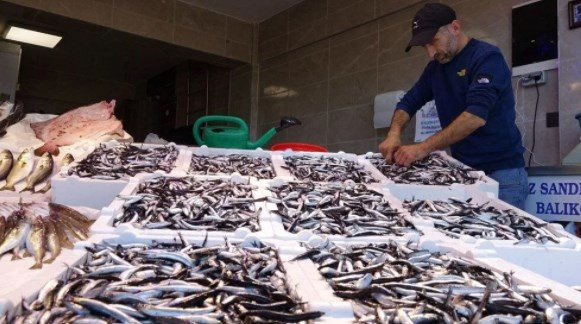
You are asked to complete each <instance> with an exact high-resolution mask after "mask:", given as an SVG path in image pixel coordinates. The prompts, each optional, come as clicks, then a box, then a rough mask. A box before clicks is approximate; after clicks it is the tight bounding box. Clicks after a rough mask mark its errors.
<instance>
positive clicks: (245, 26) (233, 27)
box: [227, 17, 252, 45]
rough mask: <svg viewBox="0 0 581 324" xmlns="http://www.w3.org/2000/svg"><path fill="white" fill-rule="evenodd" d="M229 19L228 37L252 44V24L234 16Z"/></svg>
mask: <svg viewBox="0 0 581 324" xmlns="http://www.w3.org/2000/svg"><path fill="white" fill-rule="evenodd" d="M227 19H228V21H227V30H228V31H227V39H228V40H232V41H235V42H238V43H242V44H247V45H252V24H250V23H247V22H245V21H242V20H238V19H236V18H232V17H227Z"/></svg>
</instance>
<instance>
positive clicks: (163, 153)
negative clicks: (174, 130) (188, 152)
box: [68, 144, 179, 180]
mask: <svg viewBox="0 0 581 324" xmlns="http://www.w3.org/2000/svg"><path fill="white" fill-rule="evenodd" d="M178 155H179V149H178V148H177V147H176V146H175V145H172V144H169V145H166V146H163V147H155V148H141V147H138V146H135V145H118V146H115V147H112V148H107V147H106V146H104V145H100V146H99V147H98V148H96V149H95V150H94V151H93V152H91V154H89V155H88V156H87V157H86V158H84V159H83V160H82V161H80V162H78V163H77V164H76V165H74V166H72V167H71V168H70V169H69V170H68V175H69V176H72V175H76V176H78V177H81V178H93V179H102V180H115V179H122V178H129V177H134V176H135V175H137V174H139V173H153V172H155V171H158V170H161V171H165V172H167V173H169V172H170V171H171V170H173V169H174V167H175V163H176V160H177V157H178Z"/></svg>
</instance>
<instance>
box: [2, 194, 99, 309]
mask: <svg viewBox="0 0 581 324" xmlns="http://www.w3.org/2000/svg"><path fill="white" fill-rule="evenodd" d="M12 200H16V199H14V198H12V199H10V200H6V199H2V201H8V202H18V201H12ZM23 202H24V203H29V202H31V201H27V200H24V201H23ZM71 208H73V209H75V210H77V211H79V212H80V213H82V214H83V215H85V216H87V217H88V218H89V219H96V218H97V216H98V213H99V212H98V211H97V210H94V209H90V208H85V207H71ZM92 239H93V238H92V237H90V238H89V240H88V241H91V240H92ZM88 241H85V242H77V243H75V248H74V249H72V250H69V249H62V251H61V254H60V255H59V256H58V257H57V258H56V260H54V262H52V263H50V264H47V263H44V264H43V266H42V269H35V270H31V269H30V267H31V266H32V265H33V264H34V258H32V257H27V258H22V259H20V260H14V261H12V260H10V259H11V254H10V253H8V254H5V255H4V256H0V269H2V280H0V317H2V315H3V314H5V313H6V312H8V311H11V310H13V307H14V306H15V305H18V304H19V303H20V302H21V300H22V298H23V297H28V296H31V295H33V294H35V293H36V292H37V291H38V290H40V288H42V286H43V285H44V284H45V283H46V282H48V281H49V280H50V279H52V278H56V277H60V276H62V274H63V273H64V272H65V271H66V269H67V265H68V266H70V265H74V264H77V263H78V262H80V260H81V259H82V258H83V256H84V255H85V253H84V252H83V251H81V250H79V249H78V246H83V245H84V244H86V242H88ZM45 258H47V257H45Z"/></svg>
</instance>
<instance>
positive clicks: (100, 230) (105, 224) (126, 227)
mask: <svg viewBox="0 0 581 324" xmlns="http://www.w3.org/2000/svg"><path fill="white" fill-rule="evenodd" d="M156 177H173V176H171V175H163V174H154V175H149V176H142V177H139V178H134V179H131V180H130V182H129V183H128V184H127V186H126V187H125V188H124V189H123V190H122V191H121V192H120V193H119V196H131V195H134V194H135V193H136V192H137V190H138V189H139V185H140V184H141V183H143V181H145V180H146V179H151V178H156ZM180 177H183V176H180ZM188 177H191V178H193V179H195V180H197V181H204V180H225V181H232V182H234V183H241V184H251V185H254V186H256V187H257V189H256V190H253V191H252V195H253V197H254V198H256V199H261V198H264V197H265V196H264V191H263V190H260V189H259V186H258V182H257V181H256V179H254V178H252V177H244V176H241V175H240V174H237V173H234V174H233V175H231V176H229V177H225V176H188ZM124 203H125V200H123V199H120V198H115V199H114V200H113V202H111V204H110V205H109V206H108V207H105V208H103V209H102V210H101V216H100V217H99V219H98V220H97V221H96V222H95V224H94V225H93V227H92V228H91V231H92V232H93V233H96V234H119V235H125V234H128V233H130V234H132V235H137V236H138V235H158V236H162V237H163V236H172V237H173V236H175V235H176V233H177V232H180V233H182V235H184V236H186V237H194V238H196V237H205V236H206V233H207V235H208V237H210V238H213V237H217V238H222V237H228V238H238V239H243V238H245V237H246V236H248V235H250V234H252V235H255V236H257V237H260V238H262V239H264V238H272V237H274V233H273V231H272V225H271V221H270V218H269V216H268V211H267V210H266V206H265V203H264V202H263V201H259V202H255V203H254V205H255V208H256V210H258V209H262V211H261V213H260V215H259V217H258V223H259V225H260V231H258V232H252V231H251V230H250V229H249V228H246V227H241V228H238V229H236V230H235V231H233V232H226V231H194V230H185V229H179V230H177V229H140V228H136V227H134V226H133V225H131V224H119V225H118V226H116V227H114V226H113V221H114V219H116V217H118V216H119V215H121V214H122V213H123V209H124V206H123V205H124Z"/></svg>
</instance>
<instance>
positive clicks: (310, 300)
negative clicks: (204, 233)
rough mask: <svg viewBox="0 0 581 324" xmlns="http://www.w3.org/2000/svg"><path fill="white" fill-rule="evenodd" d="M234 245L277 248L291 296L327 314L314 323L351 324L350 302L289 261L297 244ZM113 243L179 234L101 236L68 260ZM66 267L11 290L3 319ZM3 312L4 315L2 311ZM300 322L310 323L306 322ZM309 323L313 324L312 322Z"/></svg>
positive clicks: (0, 305) (81, 259) (0, 304)
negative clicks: (318, 284) (315, 282)
mask: <svg viewBox="0 0 581 324" xmlns="http://www.w3.org/2000/svg"><path fill="white" fill-rule="evenodd" d="M185 240H186V241H187V242H188V243H190V244H201V243H202V242H203V241H204V238H201V237H199V238H192V237H186V238H185ZM228 241H229V242H230V243H231V244H241V245H247V246H252V245H253V244H255V243H258V242H263V243H264V244H266V245H269V246H272V247H274V248H276V250H277V253H278V256H279V257H280V260H281V261H282V267H283V268H284V269H285V271H286V279H287V281H286V286H287V288H288V289H289V291H290V294H291V295H293V296H297V297H298V298H299V299H300V300H301V301H303V302H304V305H303V309H304V310H305V311H323V312H324V313H325V315H324V316H323V317H321V318H319V319H317V320H316V321H315V323H324V324H339V323H341V324H342V323H350V321H348V320H349V319H350V318H352V311H351V306H350V304H349V303H347V302H344V301H342V300H339V299H338V298H337V297H335V296H334V295H333V294H332V291H331V290H330V289H323V290H315V289H314V287H313V285H312V284H311V280H306V278H307V277H306V275H307V274H308V275H312V274H313V273H315V271H316V268H314V265H313V264H312V263H311V262H310V261H307V262H300V261H299V262H295V261H292V262H291V261H290V260H291V259H292V258H294V257H295V256H297V255H298V254H299V253H301V252H302V251H303V250H304V249H303V248H301V247H299V246H298V244H296V243H295V244H290V245H289V244H285V243H284V242H280V241H276V240H272V239H271V240H268V239H265V240H261V239H260V238H258V237H256V236H253V235H249V236H247V237H246V238H245V239H238V238H233V239H228ZM104 242H107V243H110V244H115V245H116V244H121V245H123V244H136V243H140V244H151V243H153V242H158V243H173V242H179V238H178V236H177V235H175V236H174V237H169V236H155V235H142V234H137V235H134V234H133V233H131V234H129V235H114V234H100V235H94V236H92V237H91V238H90V239H89V240H88V241H85V242H79V243H77V244H76V245H75V249H74V250H71V251H72V252H73V253H74V256H73V255H71V256H70V257H69V263H68V264H69V265H70V266H76V265H81V264H84V263H86V262H87V261H88V260H89V254H88V253H87V251H86V250H85V247H89V246H92V245H93V244H99V243H104ZM221 244H224V238H218V237H214V238H207V240H206V246H208V247H212V246H216V245H221ZM67 275H68V274H67V272H66V268H65V267H64V266H63V269H62V270H61V271H55V272H53V273H52V274H47V275H46V276H43V277H42V278H38V280H36V281H35V283H36V284H35V285H30V286H29V287H27V289H25V290H20V291H18V290H16V289H15V290H11V291H10V292H8V293H7V296H6V298H3V299H1V298H0V318H1V316H2V315H3V314H9V315H10V316H15V315H19V314H20V313H21V307H19V305H20V302H21V301H22V300H25V301H27V302H28V303H31V302H32V301H34V300H35V299H36V298H37V296H38V292H39V291H40V289H41V288H42V287H43V286H44V285H45V284H46V283H47V282H48V281H50V280H52V279H55V278H58V279H65V278H66V276H67ZM2 311H4V312H2ZM300 323H307V322H305V321H303V322H300ZM309 323H310V322H309Z"/></svg>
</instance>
